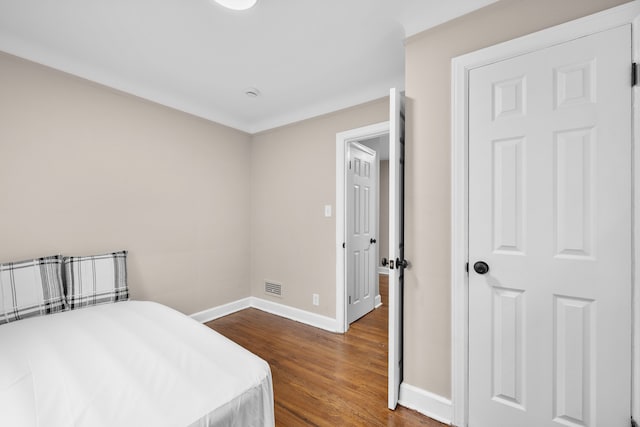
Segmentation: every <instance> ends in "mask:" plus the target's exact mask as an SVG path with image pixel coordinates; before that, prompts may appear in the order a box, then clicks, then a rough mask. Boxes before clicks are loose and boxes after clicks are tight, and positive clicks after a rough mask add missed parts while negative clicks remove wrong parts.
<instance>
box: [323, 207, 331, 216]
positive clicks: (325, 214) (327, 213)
mask: <svg viewBox="0 0 640 427" xmlns="http://www.w3.org/2000/svg"><path fill="white" fill-rule="evenodd" d="M324 216H326V217H327V218H329V217H330V216H331V205H324Z"/></svg>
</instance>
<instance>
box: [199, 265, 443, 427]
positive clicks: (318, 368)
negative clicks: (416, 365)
mask: <svg viewBox="0 0 640 427" xmlns="http://www.w3.org/2000/svg"><path fill="white" fill-rule="evenodd" d="M387 286H388V285H387V281H386V276H381V280H380V293H381V297H382V301H383V305H382V307H380V308H378V309H376V310H374V311H373V312H371V313H369V314H367V315H366V316H365V317H363V318H361V319H360V320H358V321H357V322H355V323H353V324H352V325H351V327H350V329H349V331H348V332H347V333H346V334H344V335H343V334H334V333H331V332H326V331H323V330H320V329H317V328H313V327H311V326H307V325H304V324H302V323H298V322H294V321H291V320H287V319H283V318H281V317H278V316H274V315H271V314H268V313H264V312H262V311H260V310H256V309H247V310H242V311H240V312H237V313H234V314H231V315H229V316H226V317H223V318H220V319H216V320H213V321H211V322H209V323H207V325H208V326H209V327H210V328H212V329H214V330H216V331H218V332H219V333H221V334H222V335H225V336H226V337H228V338H230V339H232V340H233V341H235V342H237V343H238V344H240V345H241V346H243V347H245V348H247V349H248V350H250V351H252V352H253V353H255V354H257V355H258V356H260V357H262V358H263V359H264V360H266V361H267V362H268V363H269V365H271V373H272V375H273V388H274V395H275V416H276V425H277V426H282V427H290V426H428V427H443V426H444V424H441V423H439V422H437V421H434V420H432V419H430V418H428V417H425V416H423V415H421V414H419V413H418V412H415V411H412V410H409V409H406V408H404V407H401V406H398V408H397V409H396V410H395V411H390V410H388V409H387V316H388V309H387V300H386V298H387V292H386V290H387Z"/></svg>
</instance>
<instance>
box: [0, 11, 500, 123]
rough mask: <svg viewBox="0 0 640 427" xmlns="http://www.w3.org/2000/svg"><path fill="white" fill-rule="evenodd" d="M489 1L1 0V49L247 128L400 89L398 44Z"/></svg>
mask: <svg viewBox="0 0 640 427" xmlns="http://www.w3.org/2000/svg"><path fill="white" fill-rule="evenodd" d="M494 1H495V0H258V4H257V5H256V6H255V7H254V8H252V9H250V10H248V11H245V12H235V11H230V10H226V9H224V8H222V7H220V6H218V5H217V4H212V3H211V2H210V1H209V0H101V1H98V0H0V50H2V51H5V52H8V53H11V54H14V55H17V56H20V57H23V58H26V59H30V60H32V61H35V62H39V63H42V64H45V65H48V66H51V67H53V68H57V69H59V70H63V71H66V72H69V73H71V74H75V75H77V76H80V77H84V78H86V79H89V80H93V81H96V82H99V83H102V84H104V85H107V86H110V87H113V88H116V89H119V90H122V91H124V92H129V93H132V94H134V95H137V96H140V97H142V98H146V99H149V100H152V101H155V102H158V103H160V104H164V105H167V106H170V107H173V108H177V109H179V110H182V111H186V112H189V113H192V114H195V115H197V116H200V117H204V118H207V119H210V120H213V121H216V122H219V123H222V124H225V125H228V126H231V127H234V128H237V129H241V130H244V131H246V132H250V133H254V132H258V131H261V130H265V129H269V128H272V127H275V126H279V125H283V124H287V123H291V122H294V121H297V120H301V119H305V118H309V117H313V116H315V115H318V114H323V113H327V112H330V111H334V110H337V109H340V108H344V107H348V106H352V105H355V104H358V103H361V102H366V101H369V100H373V99H376V98H380V97H382V96H385V95H387V94H388V90H389V88H390V87H398V88H403V87H404V46H403V41H404V39H405V37H407V36H410V35H413V34H415V33H418V32H420V31H422V30H424V29H427V28H430V27H433V26H435V25H437V24H440V23H442V22H445V21H448V20H450V19H452V18H455V17H457V16H460V15H463V14H465V13H467V12H470V11H472V10H475V9H477V8H479V7H482V6H485V5H487V4H489V3H493V2H494ZM248 87H256V88H258V89H259V90H260V92H261V96H260V97H258V98H249V97H247V96H246V95H245V94H244V91H245V89H246V88H248Z"/></svg>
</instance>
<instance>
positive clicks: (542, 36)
mask: <svg viewBox="0 0 640 427" xmlns="http://www.w3.org/2000/svg"><path fill="white" fill-rule="evenodd" d="M638 15H640V2H637V1H633V2H630V3H626V4H623V5H621V6H618V7H615V8H612V9H609V10H606V11H603V12H600V13H597V14H594V15H591V16H587V17H585V18H581V19H578V20H575V21H571V22H568V23H565V24H562V25H559V26H556V27H552V28H549V29H546V30H543V31H540V32H537V33H533V34H530V35H527V36H524V37H520V38H517V39H514V40H511V41H508V42H505V43H500V44H498V45H495V46H492V47H489V48H485V49H481V50H478V51H476V52H472V53H469V54H466V55H463V56H460V57H457V58H454V59H453V60H452V63H451V69H452V76H451V78H452V88H451V90H452V92H451V97H452V100H451V101H452V102H451V104H452V107H451V108H452V109H451V119H452V120H451V123H452V127H451V135H452V152H451V159H452V164H451V192H452V194H451V212H452V233H451V239H452V242H451V243H452V245H451V246H452V249H451V280H452V283H451V291H452V310H451V312H452V319H451V320H452V334H453V336H452V364H453V365H452V379H451V381H452V403H453V418H452V424H454V425H456V426H460V427H464V426H466V425H467V421H468V371H467V369H468V351H469V348H468V325H469V323H468V293H467V291H468V288H467V280H468V278H467V274H466V271H465V264H466V262H467V259H468V256H467V255H468V230H467V211H468V206H467V195H468V188H467V184H468V180H467V139H468V128H467V125H468V122H467V119H468V118H467V105H468V97H467V94H468V83H469V80H468V77H469V72H470V71H471V70H472V69H474V68H477V67H481V66H484V65H488V64H491V63H494V62H498V61H503V60H505V59H509V58H512V57H514V56H518V55H523V54H526V53H529V52H533V51H535V50H539V49H544V48H546V47H549V46H552V45H556V44H560V43H563V42H566V41H569V40H573V39H576V38H579V37H583V36H586V35H589V34H593V33H597V32H600V31H605V30H608V29H610V28H614V27H617V26H620V25H625V24H629V23H632V24H633V27H632V28H633V30H632V31H633V35H634V36H633V37H634V38H633V43H634V45H635V47H634V48H635V49H636V50H634V60H636V61H637V60H638V58H640V55H639V54H638V50H637V49H638V48H639V47H638V43H637V42H638V36H637V34H636V33H637V30H636V28H637V27H636V23H637V21H636V20H635V18H636V16H638ZM637 98H638V89H637V88H636V89H634V110H633V112H634V118H635V123H634V126H635V127H636V129H638V126H639V125H640V121H639V120H640V119H638V117H637V116H638V114H637V112H638V109H637V108H636V107H635V105H636V103H637V102H638V101H635V99H637ZM639 142H640V140H639V137H638V133H637V132H635V133H634V143H633V144H634V153H635V154H634V162H635V165H634V177H633V180H634V188H635V189H634V191H635V193H634V204H633V206H634V215H635V216H634V218H635V219H634V221H635V224H640V212H638V211H639V210H640V209H639V208H640V188H639V187H640V173H637V172H636V170H637V165H640V153H638V151H640V150H639V148H640V144H639ZM634 247H635V248H639V247H640V230H638V227H636V228H635V233H634ZM633 259H635V253H634V258H633ZM638 264H640V263H635V264H634V269H635V270H634V272H635V274H634V283H633V291H634V300H633V312H634V326H633V327H634V339H635V341H634V348H635V349H638V348H639V346H640V319H639V317H640V316H639V315H640V285H639V283H638V280H637V278H640V265H638ZM638 352H639V351H638V350H636V351H635V353H634V355H633V363H634V367H633V373H634V375H633V380H632V382H633V393H632V396H633V399H632V400H633V403H632V413H633V414H634V415H635V416H636V418H637V417H639V416H640V402H638V401H639V400H640V399H639V398H638V396H640V372H639V370H640V355H638V354H637V353H638Z"/></svg>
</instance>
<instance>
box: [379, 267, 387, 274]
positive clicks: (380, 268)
mask: <svg viewBox="0 0 640 427" xmlns="http://www.w3.org/2000/svg"><path fill="white" fill-rule="evenodd" d="M378 274H386V275H387V276H388V275H389V269H388V268H387V267H378Z"/></svg>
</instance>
